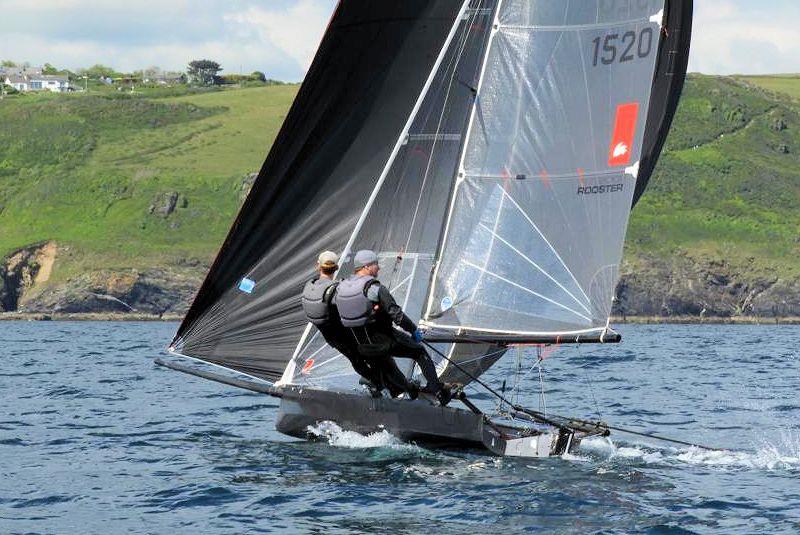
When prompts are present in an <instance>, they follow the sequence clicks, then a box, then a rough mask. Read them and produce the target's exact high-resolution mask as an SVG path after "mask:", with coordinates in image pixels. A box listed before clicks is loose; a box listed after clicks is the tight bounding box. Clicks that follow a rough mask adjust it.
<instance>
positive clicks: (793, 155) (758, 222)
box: [627, 76, 800, 276]
mask: <svg viewBox="0 0 800 535" xmlns="http://www.w3.org/2000/svg"><path fill="white" fill-rule="evenodd" d="M759 80H760V79H759ZM784 82H785V83H784ZM755 83H758V82H756V80H747V81H744V80H734V79H730V78H716V77H709V76H692V77H691V78H690V80H689V82H688V84H687V86H686V90H685V92H684V96H683V99H682V101H681V105H680V108H679V111H678V115H677V117H676V120H675V123H674V126H673V129H672V131H671V133H670V136H669V138H668V140H667V145H666V148H665V151H664V153H663V155H662V158H661V160H660V161H659V164H658V167H657V169H656V172H655V173H654V176H653V179H652V181H651V185H650V188H649V189H648V192H647V194H646V195H645V196H644V197H643V199H642V202H641V203H640V204H639V206H638V207H637V208H636V210H635V211H634V213H633V218H632V220H631V228H630V232H629V235H628V241H627V246H628V251H629V254H630V255H633V256H634V257H635V256H637V255H642V254H652V255H657V256H667V255H670V254H671V253H673V252H674V251H676V250H678V249H680V250H683V251H686V252H688V253H689V254H690V255H692V256H711V257H715V258H720V259H726V260H727V261H728V262H731V263H734V264H741V263H744V262H749V263H751V264H753V266H751V267H752V268H753V269H768V270H774V269H778V270H779V271H780V272H781V273H783V274H786V275H791V276H796V275H798V274H800V262H798V261H797V257H798V254H800V242H799V241H798V236H800V116H798V112H800V102H796V101H793V100H792V99H791V98H790V96H788V95H787V96H784V95H783V94H778V93H767V92H764V91H762V90H759V89H756V88H755V85H754V84H755ZM780 87H781V88H783V89H785V90H786V91H787V92H788V93H791V92H796V93H798V94H800V79H796V78H784V79H781V84H780ZM770 89H772V87H770ZM751 259H752V260H753V261H752V262H751Z"/></svg>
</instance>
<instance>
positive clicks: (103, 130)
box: [0, 86, 297, 282]
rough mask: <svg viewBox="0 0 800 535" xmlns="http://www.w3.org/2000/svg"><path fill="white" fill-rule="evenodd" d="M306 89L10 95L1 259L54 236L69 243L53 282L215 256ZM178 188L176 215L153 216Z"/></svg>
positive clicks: (5, 114)
mask: <svg viewBox="0 0 800 535" xmlns="http://www.w3.org/2000/svg"><path fill="white" fill-rule="evenodd" d="M296 90H297V87H296V86H272V87H264V88H254V89H243V90H238V91H221V92H210V93H205V94H195V95H191V96H183V97H171V98H164V99H155V98H147V97H146V96H139V97H130V96H127V97H122V98H119V97H115V98H108V97H106V96H91V95H88V96H85V95H36V96H24V97H21V96H20V97H16V98H8V99H6V100H5V101H3V102H0V124H2V129H0V229H2V231H1V232H0V256H1V255H3V254H7V253H8V252H10V251H12V250H14V249H17V248H19V247H22V246H25V245H28V244H31V243H35V242H39V241H43V240H55V241H56V242H57V243H59V245H60V248H62V249H63V247H65V246H68V247H69V250H68V252H69V259H68V260H67V259H62V261H60V262H58V263H57V266H56V269H55V270H54V272H53V278H52V279H51V280H52V282H58V281H59V280H63V279H65V278H67V277H70V276H72V275H74V274H75V273H76V272H84V271H86V270H96V269H100V268H111V269H117V268H141V269H146V268H148V267H151V266H158V265H169V264H175V263H177V262H181V261H184V260H186V259H190V260H191V259H197V260H200V261H201V262H203V263H205V262H208V261H209V259H210V258H211V257H212V256H213V254H214V252H215V251H216V249H217V248H218V246H219V243H220V241H221V240H222V239H223V237H224V235H225V233H226V232H227V230H228V228H229V226H230V223H231V219H232V217H233V215H234V214H235V213H236V210H237V209H238V206H239V202H240V196H241V193H242V180H243V178H244V177H245V176H246V175H247V174H248V173H250V172H253V171H255V170H258V168H259V167H260V165H261V163H262V161H263V159H264V157H265V155H266V153H267V150H268V148H269V145H270V144H271V143H272V141H273V139H274V138H275V135H276V134H277V131H278V128H279V127H280V125H281V123H282V121H283V119H284V116H285V114H286V111H287V110H288V107H289V105H290V104H291V102H292V99H293V98H294V95H295V92H296ZM172 193H178V194H179V198H178V202H177V206H176V209H175V212H174V213H172V214H170V215H169V217H163V216H160V215H159V214H158V213H157V210H156V212H155V213H153V214H151V213H149V212H150V206H151V205H153V204H154V203H155V205H156V209H158V208H159V205H160V204H163V203H165V202H167V203H168V202H169V201H168V199H169V196H170V194H172Z"/></svg>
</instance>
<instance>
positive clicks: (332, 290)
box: [302, 251, 406, 396]
mask: <svg viewBox="0 0 800 535" xmlns="http://www.w3.org/2000/svg"><path fill="white" fill-rule="evenodd" d="M338 269H339V255H337V254H336V253H334V252H333V251H324V252H323V253H322V254H320V255H319V258H317V273H318V276H316V277H314V278H313V279H311V280H310V281H308V282H307V283H306V286H305V288H304V289H303V297H302V303H303V311H304V312H305V314H306V319H308V321H309V322H311V323H313V324H314V325H315V326H316V327H317V329H318V330H319V332H320V334H322V337H323V338H324V339H325V341H326V342H327V343H328V345H329V346H331V347H332V348H334V349H336V350H337V351H338V352H339V353H341V354H342V355H344V356H345V357H346V358H347V360H349V361H350V363H351V364H352V366H353V369H354V370H355V371H356V372H357V373H358V374H359V375H361V376H362V377H364V378H365V379H366V380H367V381H369V382H370V385H369V386H371V387H373V388H374V391H375V392H376V395H380V394H379V392H380V390H382V389H383V388H384V387H386V388H388V389H389V392H390V393H391V395H392V396H398V395H400V394H401V393H403V391H404V390H405V386H406V378H405V376H404V375H403V374H402V372H401V371H400V370H396V373H394V374H393V375H391V376H390V377H385V375H386V373H383V372H381V371H379V370H377V367H376V366H370V365H369V363H367V362H366V361H365V360H364V358H363V357H362V356H361V355H360V353H359V352H358V348H357V345H356V343H355V341H354V339H353V336H352V334H351V333H350V332H349V330H348V329H345V328H344V327H343V326H342V323H341V320H340V319H339V312H338V311H337V309H336V305H335V304H334V303H333V298H334V295H335V294H336V288H337V286H338V284H339V283H338V282H336V281H335V280H334V276H335V274H336V272H337V271H338ZM390 371H391V370H390ZM392 379H394V380H392Z"/></svg>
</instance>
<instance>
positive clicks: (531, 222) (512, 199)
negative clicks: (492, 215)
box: [503, 191, 592, 303]
mask: <svg viewBox="0 0 800 535" xmlns="http://www.w3.org/2000/svg"><path fill="white" fill-rule="evenodd" d="M503 194H504V195H505V196H506V197H508V200H510V201H511V203H512V204H513V205H514V206H516V207H517V210H519V212H520V213H521V214H522V216H523V217H524V218H525V219H526V220H527V221H528V223H530V224H531V226H532V227H533V228H534V230H536V232H537V233H538V234H539V236H541V237H542V239H543V240H544V241H545V243H546V244H547V246H548V247H550V250H551V251H553V254H554V255H556V258H558V261H559V262H561V265H562V266H564V269H566V270H567V273H569V275H570V277H572V280H573V281H574V282H575V284H576V285H577V286H578V289H579V290H580V291H581V293H582V294H583V296H584V297H585V298H586V300H587V301H588V302H590V303H591V302H592V300H591V299H589V296H588V295H586V291H585V290H584V289H583V287H582V286H581V284H580V283H579V282H578V279H577V278H575V274H574V273H572V270H571V269H569V267H567V264H566V263H565V262H564V260H563V259H562V258H561V255H559V254H558V251H556V248H555V247H553V244H552V243H550V240H548V239H547V238H546V237H545V235H544V234H543V233H542V231H541V230H539V227H538V226H536V223H534V222H533V220H532V219H531V218H530V216H528V213H527V212H526V211H525V210H523V209H522V207H521V206H520V205H519V204H517V202H516V201H515V200H514V198H513V197H511V196H510V195H508V194H507V193H506V192H505V191H503Z"/></svg>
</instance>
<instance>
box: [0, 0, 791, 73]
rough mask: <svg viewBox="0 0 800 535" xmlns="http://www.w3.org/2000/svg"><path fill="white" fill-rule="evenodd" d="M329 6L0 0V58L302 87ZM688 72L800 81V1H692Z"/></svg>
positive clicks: (267, 1) (252, 1)
mask: <svg viewBox="0 0 800 535" xmlns="http://www.w3.org/2000/svg"><path fill="white" fill-rule="evenodd" d="M387 1H392V0H387ZM565 1H566V0H565ZM572 1H583V0H572ZM335 5H336V0H203V1H197V0H136V1H127V2H125V1H120V0H0V20H2V23H3V24H2V30H0V59H10V60H14V61H18V62H21V61H28V62H30V63H31V64H33V65H41V64H43V63H45V62H49V63H51V64H53V65H55V66H57V67H61V68H69V69H77V68H79V67H88V66H91V65H94V64H96V63H102V64H104V65H110V66H112V67H115V68H116V69H118V70H121V71H126V72H130V71H134V70H138V69H143V68H147V67H150V66H159V67H162V68H164V69H167V70H179V71H183V70H185V68H186V64H187V63H188V62H189V61H191V60H192V59H200V58H208V59H213V60H215V61H218V62H219V63H220V64H222V66H223V68H224V70H225V72H228V73H238V72H244V73H249V72H252V71H255V70H259V71H263V72H264V73H266V75H267V76H268V77H270V78H275V79H279V80H286V81H299V80H302V78H303V76H304V75H305V72H306V70H307V69H308V66H309V65H310V63H311V60H312V58H313V56H314V52H315V51H316V47H317V45H318V44H319V40H320V38H321V37H322V33H323V32H324V30H325V27H326V25H327V23H328V21H329V20H330V17H331V14H332V12H333V10H334V7H335ZM689 69H690V70H691V71H693V72H703V73H708V74H734V73H738V74H766V73H788V72H791V73H798V72H800V1H798V0H759V1H756V0H695V19H694V33H693V39H692V55H691V59H690V64H689Z"/></svg>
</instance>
